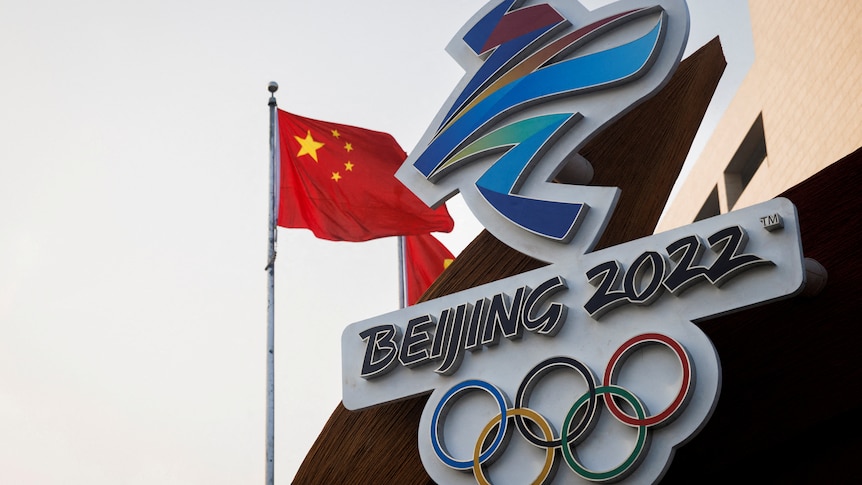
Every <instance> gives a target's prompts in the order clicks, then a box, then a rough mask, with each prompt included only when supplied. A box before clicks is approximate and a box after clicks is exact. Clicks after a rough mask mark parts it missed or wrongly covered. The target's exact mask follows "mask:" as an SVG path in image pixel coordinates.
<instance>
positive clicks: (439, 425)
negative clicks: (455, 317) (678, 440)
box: [430, 333, 695, 485]
mask: <svg viewBox="0 0 862 485" xmlns="http://www.w3.org/2000/svg"><path fill="white" fill-rule="evenodd" d="M652 344H662V345H665V346H667V347H668V348H670V349H671V350H672V351H673V352H674V353H675V354H676V356H677V358H678V361H679V363H680V366H681V367H682V382H681V385H680V389H679V391H678V392H677V394H676V396H675V397H674V399H673V401H672V402H671V403H670V404H669V405H668V406H667V407H666V408H665V409H664V410H662V411H661V412H659V413H657V414H654V415H649V414H648V411H647V409H646V407H645V406H644V405H643V404H642V403H641V401H640V400H639V399H638V398H637V396H635V395H634V394H633V393H632V392H631V391H629V390H627V389H625V388H623V387H621V386H619V385H617V384H616V381H617V378H618V376H619V373H620V369H621V368H622V366H623V364H624V363H625V361H626V360H627V359H628V358H629V357H630V356H631V355H632V354H633V353H634V352H636V351H637V350H638V349H641V348H643V347H645V346H647V345H652ZM559 369H571V370H574V371H575V372H577V373H578V374H580V376H581V377H583V379H584V381H585V382H586V384H587V391H586V392H585V393H584V394H583V395H581V396H580V397H579V398H578V399H577V400H576V401H575V402H574V403H573V404H572V406H571V408H570V409H569V411H568V413H567V414H566V417H565V420H564V421H563V425H562V428H561V431H560V436H559V437H557V436H555V434H554V430H553V428H552V427H551V425H550V423H549V422H548V420H547V419H546V418H545V417H544V416H542V415H540V414H539V413H537V412H536V411H534V410H532V409H530V408H528V407H527V406H528V404H529V403H528V401H529V398H530V394H531V393H532V391H533V389H534V388H535V386H536V385H537V383H538V381H539V380H541V379H542V378H543V377H545V376H547V375H548V374H549V373H551V372H552V371H554V370H559ZM694 384H695V383H694V365H693V362H692V361H691V359H690V358H689V356H688V353H687V352H686V350H685V348H683V346H682V345H680V344H679V342H677V341H676V340H674V339H672V338H670V337H668V336H666V335H662V334H658V333H647V334H642V335H638V336H636V337H633V338H631V339H629V340H628V341H626V342H625V343H624V344H622V345H621V346H620V347H619V348H618V349H617V350H616V351H615V352H614V353H613V355H612V357H611V359H610V361H609V362H608V365H607V367H606V368H605V372H604V379H603V381H602V385H601V386H597V385H596V380H595V377H594V375H593V373H592V371H591V370H590V368H589V367H588V366H586V365H585V364H583V363H582V362H579V361H578V360H576V359H573V358H570V357H552V358H549V359H547V360H544V361H542V362H541V363H539V364H538V365H536V366H535V367H533V369H531V370H530V371H529V372H528V373H527V375H526V376H525V377H524V380H523V381H522V382H521V384H520V386H519V387H518V393H517V396H516V399H515V405H514V407H512V408H509V407H508V405H507V400H506V396H505V394H504V393H503V392H502V391H501V390H499V389H498V388H497V387H495V386H494V385H492V384H490V383H488V382H485V381H481V380H478V379H472V380H467V381H464V382H461V383H460V384H457V385H455V386H454V387H452V388H451V389H449V390H448V391H447V392H446V394H444V395H443V397H442V398H441V399H440V402H439V403H438V404H437V406H436V408H435V410H434V414H433V416H432V418H431V436H430V437H431V444H432V447H433V449H434V452H435V454H436V455H437V457H438V458H439V459H440V461H441V462H443V463H444V464H445V465H447V466H449V467H450V468H453V469H455V470H461V471H469V470H472V471H473V474H474V476H475V478H476V481H477V483H479V484H480V485H486V484H487V485H490V483H491V482H490V481H489V480H488V479H487V478H486V477H485V470H484V469H483V465H486V464H489V463H492V462H493V459H494V458H496V457H497V456H499V454H500V453H502V452H503V451H504V450H505V448H506V445H507V444H508V439H507V434H508V433H509V432H510V431H511V429H512V428H511V427H509V426H508V421H509V418H512V419H513V420H514V421H515V427H516V428H517V429H518V431H519V432H520V433H521V435H522V436H523V437H524V438H525V439H526V440H527V441H529V442H530V443H532V444H534V445H536V446H538V447H540V448H545V450H546V451H545V462H544V465H543V467H542V470H541V471H540V473H539V475H538V477H537V478H536V479H535V480H534V481H533V483H534V484H537V485H538V484H544V483H546V481H548V480H550V479H552V478H553V476H554V474H555V473H554V472H555V470H556V468H557V467H556V465H557V463H558V462H559V460H558V457H559V454H560V453H562V456H563V458H564V460H565V462H566V464H567V465H568V467H569V469H571V470H572V472H574V473H575V474H576V475H578V476H580V477H581V478H584V479H586V480H590V481H596V482H607V481H612V480H616V479H619V478H621V477H623V476H625V475H627V474H628V473H630V472H632V471H633V470H634V469H635V468H636V467H637V465H638V464H639V463H640V462H641V460H642V459H643V458H644V455H645V451H646V450H647V449H648V448H649V447H648V446H647V443H648V440H649V435H648V433H647V431H648V430H649V429H650V428H657V427H661V426H664V425H666V424H668V423H670V422H671V421H673V420H674V419H675V418H676V417H678V416H679V415H680V414H681V413H682V410H683V409H684V408H685V405H686V403H687V402H688V400H689V397H690V396H691V392H692V390H693V388H694ZM471 391H484V392H487V393H488V394H490V395H491V396H492V397H493V398H494V400H495V402H496V404H497V406H498V408H499V413H498V414H497V415H496V416H494V417H493V418H492V419H491V420H490V421H489V422H488V424H487V425H486V426H485V428H484V429H483V430H482V431H481V433H480V435H479V437H478V440H477V441H476V444H475V446H474V449H473V456H472V459H465V460H459V459H457V458H454V457H453V456H451V454H450V453H449V452H448V450H447V449H446V447H445V445H444V444H443V421H444V420H445V417H446V415H447V414H448V412H449V411H450V410H451V409H452V407H453V406H454V405H455V404H456V403H457V402H458V400H459V399H461V398H462V397H463V396H464V395H465V394H466V393H468V392H471ZM598 396H602V397H603V402H604V403H605V405H606V406H607V408H608V409H609V410H610V412H611V414H612V415H613V417H614V418H616V419H617V420H618V421H619V422H621V423H623V424H625V425H627V426H630V427H633V428H635V429H636V430H637V439H636V440H635V445H634V448H633V449H632V452H631V453H630V454H629V456H628V457H627V458H626V459H625V460H623V462H622V463H620V464H619V465H618V466H616V467H614V468H612V469H610V470H605V471H595V470H590V469H588V468H587V467H586V466H584V465H583V464H582V463H580V461H579V460H578V458H577V456H576V453H575V451H574V449H575V448H576V447H577V445H578V444H579V443H581V442H582V441H583V440H584V439H586V438H587V437H588V436H589V434H590V431H591V430H592V427H593V425H594V423H595V421H596V415H597V414H598V411H599V408H598V406H597V403H598ZM615 397H616V398H619V399H622V400H625V401H626V402H628V405H629V406H630V408H631V409H632V410H633V411H634V414H635V415H634V416H632V415H629V414H627V413H626V412H625V411H623V410H622V409H621V408H620V405H619V404H618V403H617V401H616V399H615ZM584 408H585V409H586V410H585V411H582V410H583V409H584ZM579 414H580V415H581V418H580V420H579V421H578V420H576V419H575V417H576V416H578V415H579ZM525 418H526V419H528V420H530V421H532V422H533V423H535V425H537V426H538V428H539V429H540V430H541V434H542V436H539V435H537V434H536V431H535V429H534V428H531V427H530V426H528V425H527V423H526V422H525V421H524V419H525ZM494 429H496V434H495V436H494V439H493V441H492V442H491V443H490V445H488V446H487V448H485V449H484V450H483V447H484V446H485V445H486V443H487V442H488V440H487V439H488V437H489V435H490V434H491V433H492V432H493V431H494ZM562 436H565V439H563V438H562Z"/></svg>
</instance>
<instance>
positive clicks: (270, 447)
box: [266, 82, 278, 485]
mask: <svg viewBox="0 0 862 485" xmlns="http://www.w3.org/2000/svg"><path fill="white" fill-rule="evenodd" d="M267 89H268V90H269V92H270V96H269V227H268V229H269V248H268V262H267V264H266V272H267V279H268V285H267V289H268V292H267V306H266V313H267V315H266V317H267V318H266V348H267V353H266V485H274V484H275V254H276V253H275V244H276V239H277V236H278V231H277V230H276V223H277V220H276V215H275V214H276V212H275V211H276V185H275V183H276V181H275V174H276V165H275V147H276V143H275V136H276V133H275V131H276V129H275V120H276V107H277V105H276V102H275V92H276V91H278V84H276V83H275V82H271V83H269V86H268V87H267Z"/></svg>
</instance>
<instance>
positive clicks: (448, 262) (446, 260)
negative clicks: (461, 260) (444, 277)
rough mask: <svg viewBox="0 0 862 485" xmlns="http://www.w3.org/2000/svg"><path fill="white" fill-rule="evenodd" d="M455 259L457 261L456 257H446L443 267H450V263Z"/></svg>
mask: <svg viewBox="0 0 862 485" xmlns="http://www.w3.org/2000/svg"><path fill="white" fill-rule="evenodd" d="M453 261H455V260H454V259H449V258H446V259H444V260H443V269H446V268H448V267H449V265H450V264H452V262H453Z"/></svg>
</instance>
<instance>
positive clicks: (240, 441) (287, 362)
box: [0, 0, 753, 485]
mask: <svg viewBox="0 0 862 485" xmlns="http://www.w3.org/2000/svg"><path fill="white" fill-rule="evenodd" d="M484 3H485V1H484V0H436V1H434V2H418V1H404V0H397V1H396V0H365V1H362V2H356V1H347V0H315V1H313V2H299V1H290V0H286V1H274V0H269V1H267V0H244V1H242V2H239V1H236V2H229V1H225V0H208V1H203V0H170V1H168V0H149V1H147V2H141V1H128V0H111V1H107V0H79V1H76V2H62V1H59V0H28V1H26V2H23V1H12V0H0V63H2V64H0V83H2V84H0V87H2V89H0V483H3V484H27V485H41V484H52V485H53V484H63V485H74V484H86V485H100V484H118V483H121V484H147V485H151V484H165V485H170V484H206V485H216V484H238V483H262V482H263V476H264V458H265V457H264V451H265V449H264V431H265V429H264V423H265V410H266V406H265V396H266V393H265V374H266V372H265V367H266V354H265V350H266V273H265V272H264V266H265V265H266V249H267V230H266V223H267V193H268V157H269V154H268V148H269V147H268V123H269V118H268V110H267V99H268V97H269V93H268V92H267V90H266V87H267V84H268V82H269V81H277V82H278V83H279V85H280V86H281V88H280V90H279V91H278V93H277V98H278V104H279V106H280V107H281V108H282V109H285V110H288V111H292V112H295V113H297V114H301V115H304V116H308V117H312V118H317V119H322V120H328V121H333V122H338V123H344V124H352V125H357V126H362V127H366V128H370V129H375V130H379V131H386V132H389V133H392V134H393V135H394V136H395V138H396V139H397V140H398V141H399V142H400V143H401V145H402V146H403V147H404V149H405V150H407V151H410V150H412V148H413V146H414V145H415V144H416V142H417V141H418V140H419V138H420V136H421V135H422V134H423V132H424V131H425V129H426V127H427V125H428V123H429V122H430V121H431V119H432V118H433V117H434V115H435V114H436V113H437V111H438V109H439V108H440V106H441V104H442V103H443V101H444V100H445V99H446V98H447V97H448V95H449V93H450V91H451V89H452V87H454V85H455V84H456V83H457V82H458V80H459V79H460V77H461V76H462V74H463V73H462V72H461V70H460V68H459V66H458V65H457V64H456V63H455V61H454V60H452V59H451V58H449V57H448V55H447V54H446V52H445V51H444V48H445V46H446V45H447V43H448V42H449V40H450V39H451V37H452V36H453V35H454V33H455V32H456V31H457V30H458V29H459V28H460V27H461V26H462V25H463V23H464V22H466V21H467V20H468V19H469V18H470V17H471V16H472V15H473V13H475V12H476V11H477V10H478V9H479V8H480V7H481V6H482V5H484ZM604 3H607V2H603V1H599V0H593V1H590V2H587V6H589V7H595V6H597V5H600V4H604ZM689 3H690V8H691V11H692V35H691V37H690V40H689V49H688V50H689V51H692V50H694V49H696V48H697V47H699V46H700V45H702V44H703V43H705V42H706V41H708V40H709V39H711V38H712V37H713V36H715V35H717V34H719V33H720V34H721V36H722V41H723V45H724V48H725V55H726V56H727V59H728V70H727V72H726V79H725V80H724V81H723V83H722V85H721V88H720V89H721V92H720V94H719V95H718V96H717V97H716V105H715V107H714V108H713V110H712V111H711V113H710V115H709V118H708V120H714V118H715V117H716V116H717V115H718V114H720V112H721V110H722V109H723V107H724V106H725V105H726V104H727V102H728V101H729V99H730V97H731V96H732V93H733V91H734V89H735V88H736V86H737V85H738V84H739V82H740V81H741V80H742V78H743V76H744V74H745V72H746V71H747V69H748V67H749V66H750V64H751V62H752V59H753V54H752V52H751V32H750V24H749V20H748V13H747V4H746V1H745V0H726V1H722V2H716V1H715V0H690V2H689ZM705 140H706V137H705V135H701V136H700V138H699V139H698V141H697V143H696V149H697V147H698V146H702V144H703V143H704V142H705ZM449 207H450V211H451V212H452V214H453V216H454V217H455V227H456V229H455V231H454V232H453V233H452V234H445V235H440V239H441V240H442V241H443V242H444V243H445V244H446V245H447V246H448V247H449V248H450V249H451V250H452V251H453V252H454V253H455V254H457V253H458V252H459V251H460V250H461V249H463V247H464V246H466V245H467V243H468V242H469V241H470V240H472V238H473V237H474V236H475V235H476V234H478V232H479V231H480V230H481V227H480V226H479V225H478V223H477V222H476V221H475V220H474V219H473V218H472V216H471V215H470V214H469V212H468V211H467V210H466V209H465V207H464V205H463V204H462V203H461V202H460V198H459V197H456V198H455V199H453V201H452V202H451V203H450V204H449ZM278 254H279V256H278V261H277V264H276V272H277V280H276V333H277V336H276V399H277V402H276V429H277V430H276V482H277V483H280V484H286V483H289V482H290V480H291V478H292V477H293V475H294V473H295V471H296V469H297V467H298V466H299V464H300V462H301V461H302V459H303V458H304V456H305V454H306V452H307V451H308V449H309V447H310V446H311V444H312V442H313V441H314V439H315V438H316V437H317V435H318V433H319V432H320V430H321V428H322V427H323V424H324V423H325V421H326V419H327V418H328V417H329V415H330V413H331V412H332V410H333V409H334V408H335V407H336V405H337V404H338V402H339V401H340V393H341V389H340V349H339V343H340V335H341V331H342V329H343V328H344V327H345V326H346V325H348V324H350V323H353V322H355V321H359V320H362V319H365V318H368V317H372V316H375V315H378V314H382V313H386V312H389V311H392V310H394V309H396V308H397V306H398V293H397V251H396V242H395V239H394V238H387V239H382V240H376V241H371V242H367V243H333V242H327V241H322V240H317V239H314V238H313V237H312V236H311V234H310V232H308V231H305V230H296V229H294V230H287V229H280V230H279V253H278Z"/></svg>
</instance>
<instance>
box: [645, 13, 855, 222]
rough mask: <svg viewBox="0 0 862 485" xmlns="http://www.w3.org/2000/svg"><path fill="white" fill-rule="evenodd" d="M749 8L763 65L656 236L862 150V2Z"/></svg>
mask: <svg viewBox="0 0 862 485" xmlns="http://www.w3.org/2000/svg"><path fill="white" fill-rule="evenodd" d="M749 6H750V9H751V25H752V30H753V37H754V50H755V60H754V64H753V66H752V67H751V70H750V71H749V73H748V75H747V76H746V78H745V80H744V81H743V83H742V85H741V86H740V88H739V91H738V93H737V94H736V96H735V98H734V99H733V100H732V102H731V103H730V105H729V106H728V108H727V110H726V112H725V114H724V116H723V117H722V119H721V120H720V122H719V123H718V125H717V126H716V129H715V131H714V133H713V135H712V137H711V138H710V140H709V141H708V142H707V144H706V146H705V147H704V150H703V152H702V154H701V156H700V158H699V159H698V160H697V162H696V163H695V165H694V166H693V168H692V170H691V172H690V173H689V174H688V176H687V177H686V180H685V182H684V183H683V184H682V186H681V187H680V190H679V192H678V194H677V196H676V197H675V198H674V200H673V201H672V202H671V203H670V205H669V206H668V208H667V210H666V212H665V215H664V217H663V219H662V221H661V222H660V223H659V225H658V228H657V231H664V230H667V229H671V228H673V227H678V226H681V225H684V224H687V223H690V222H692V221H695V220H700V219H704V218H706V217H711V216H714V215H717V214H721V213H725V212H728V211H731V210H734V209H739V208H742V207H746V206H749V205H752V204H754V203H757V202H762V201H764V200H767V199H770V198H772V197H775V196H776V195H778V194H779V193H781V192H782V191H783V190H785V189H787V188H789V187H792V186H794V185H796V184H798V183H800V182H802V181H803V180H805V179H806V178H808V177H810V176H811V175H813V174H815V173H817V172H818V171H820V170H821V169H823V168H824V167H826V166H828V165H829V164H831V163H833V162H835V161H836V160H839V159H840V158H842V157H844V156H845V155H847V154H849V153H851V152H853V151H854V150H855V149H857V148H858V147H860V146H862V48H860V46H862V31H860V29H859V26H860V25H862V2H858V1H856V0H836V1H830V2H810V1H804V0H791V1H786V2H774V1H769V0H750V1H749Z"/></svg>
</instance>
